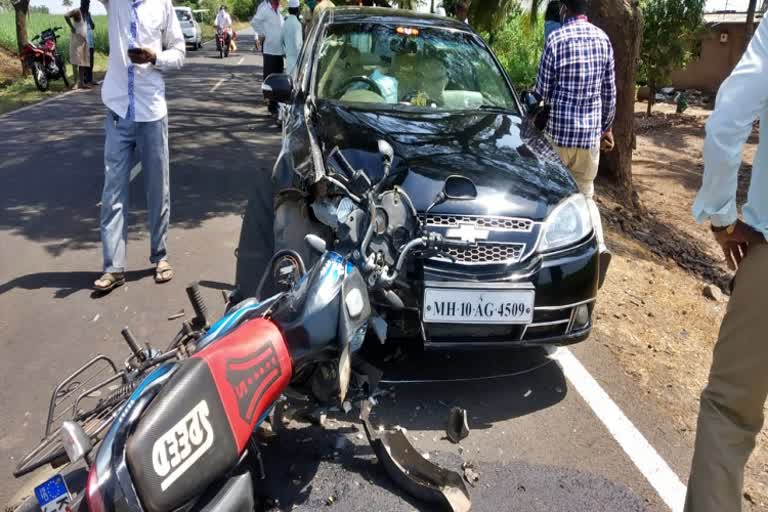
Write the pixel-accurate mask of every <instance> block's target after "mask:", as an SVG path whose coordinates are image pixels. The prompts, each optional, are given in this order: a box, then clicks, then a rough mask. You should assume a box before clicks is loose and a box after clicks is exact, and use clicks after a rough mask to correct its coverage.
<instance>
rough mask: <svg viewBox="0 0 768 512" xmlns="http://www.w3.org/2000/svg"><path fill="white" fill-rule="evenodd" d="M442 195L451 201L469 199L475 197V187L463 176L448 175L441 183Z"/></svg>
mask: <svg viewBox="0 0 768 512" xmlns="http://www.w3.org/2000/svg"><path fill="white" fill-rule="evenodd" d="M442 195H443V196H444V197H445V199H450V200H452V201H471V200H473V199H477V187H475V184H474V183H473V182H472V180H471V179H469V178H465V177H464V176H458V175H454V176H448V177H447V178H446V179H445V183H443V191H442Z"/></svg>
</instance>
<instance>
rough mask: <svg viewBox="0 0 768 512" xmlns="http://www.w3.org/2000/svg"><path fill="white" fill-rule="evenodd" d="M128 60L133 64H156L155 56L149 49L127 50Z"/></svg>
mask: <svg viewBox="0 0 768 512" xmlns="http://www.w3.org/2000/svg"><path fill="white" fill-rule="evenodd" d="M128 58H129V59H131V62H133V63H134V64H146V63H148V62H151V63H152V64H154V63H155V62H157V55H156V54H155V52H154V51H153V50H151V49H149V48H131V49H130V50H128Z"/></svg>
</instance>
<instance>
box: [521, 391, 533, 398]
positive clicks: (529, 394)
mask: <svg viewBox="0 0 768 512" xmlns="http://www.w3.org/2000/svg"><path fill="white" fill-rule="evenodd" d="M531 393H533V391H531V390H530V389H529V390H528V391H526V392H525V394H524V395H523V398H528V397H529V396H531Z"/></svg>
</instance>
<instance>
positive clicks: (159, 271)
mask: <svg viewBox="0 0 768 512" xmlns="http://www.w3.org/2000/svg"><path fill="white" fill-rule="evenodd" d="M173 276H174V272H173V267H172V266H171V264H170V263H168V262H167V261H166V260H161V261H160V262H159V263H158V264H157V267H155V282H156V283H158V284H159V283H167V282H168V281H170V280H171V279H173Z"/></svg>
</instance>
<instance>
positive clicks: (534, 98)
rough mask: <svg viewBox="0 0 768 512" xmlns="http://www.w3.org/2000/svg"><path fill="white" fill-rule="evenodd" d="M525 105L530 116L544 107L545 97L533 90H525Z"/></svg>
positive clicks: (523, 98) (523, 97)
mask: <svg viewBox="0 0 768 512" xmlns="http://www.w3.org/2000/svg"><path fill="white" fill-rule="evenodd" d="M522 100H523V107H525V112H526V113H527V114H528V116H529V117H533V116H535V115H536V114H538V113H539V112H540V111H541V109H542V108H543V107H544V99H543V98H542V97H541V95H540V94H538V93H536V92H533V91H525V92H524V93H523V96H522Z"/></svg>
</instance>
